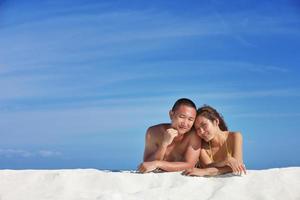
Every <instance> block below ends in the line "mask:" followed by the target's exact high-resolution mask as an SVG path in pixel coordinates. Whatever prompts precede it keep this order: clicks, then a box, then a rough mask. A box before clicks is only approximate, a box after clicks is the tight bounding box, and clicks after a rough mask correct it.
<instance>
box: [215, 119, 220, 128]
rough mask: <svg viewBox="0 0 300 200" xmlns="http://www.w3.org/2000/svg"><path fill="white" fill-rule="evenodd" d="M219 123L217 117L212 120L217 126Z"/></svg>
mask: <svg viewBox="0 0 300 200" xmlns="http://www.w3.org/2000/svg"><path fill="white" fill-rule="evenodd" d="M219 123H220V121H219V119H215V120H214V124H215V125H216V126H218V127H219Z"/></svg>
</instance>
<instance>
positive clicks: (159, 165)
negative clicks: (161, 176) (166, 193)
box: [154, 160, 161, 168]
mask: <svg viewBox="0 0 300 200" xmlns="http://www.w3.org/2000/svg"><path fill="white" fill-rule="evenodd" d="M154 162H155V163H154V164H155V167H156V168H161V161H160V160H155V161H154Z"/></svg>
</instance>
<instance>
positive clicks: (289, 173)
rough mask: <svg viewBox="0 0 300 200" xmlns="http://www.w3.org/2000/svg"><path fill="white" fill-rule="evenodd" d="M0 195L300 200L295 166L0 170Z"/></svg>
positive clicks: (7, 199)
mask: <svg viewBox="0 0 300 200" xmlns="http://www.w3.org/2000/svg"><path fill="white" fill-rule="evenodd" d="M0 199H1V200H48V199H53V200H54V199H55V200H96V199H97V200H104V199H105V200H119V199H136V200H141V199H149V200H150V199H151V200H153V199H154V200H159V199H163V200H165V199H180V200H183V199H197V200H198V199H201V200H204V199H231V200H232V199H239V200H240V199H270V200H271V199H272V200H273V199H280V200H282V199H295V200H296V199H298V200H299V199H300V167H290V168H276V169H268V170H249V171H248V174H247V175H244V176H233V175H223V176H219V177H210V178H205V177H186V176H182V175H181V174H180V173H179V172H172V173H148V174H138V173H134V172H110V171H99V170H94V169H74V170H0Z"/></svg>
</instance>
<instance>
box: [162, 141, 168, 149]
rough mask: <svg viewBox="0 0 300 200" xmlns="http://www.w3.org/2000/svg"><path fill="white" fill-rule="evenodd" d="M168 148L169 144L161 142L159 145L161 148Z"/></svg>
mask: <svg viewBox="0 0 300 200" xmlns="http://www.w3.org/2000/svg"><path fill="white" fill-rule="evenodd" d="M168 146H169V143H168V142H162V143H161V147H162V148H167V147H168Z"/></svg>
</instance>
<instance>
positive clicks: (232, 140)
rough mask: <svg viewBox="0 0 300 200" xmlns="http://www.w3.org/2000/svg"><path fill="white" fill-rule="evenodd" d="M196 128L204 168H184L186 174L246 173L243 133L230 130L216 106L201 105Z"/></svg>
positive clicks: (201, 164) (201, 163) (201, 162)
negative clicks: (200, 144) (200, 143)
mask: <svg viewBox="0 0 300 200" xmlns="http://www.w3.org/2000/svg"><path fill="white" fill-rule="evenodd" d="M194 127H195V130H196V133H197V134H198V135H199V136H200V137H201V138H202V149H201V154H200V167H201V168H193V169H188V170H185V171H184V172H183V174H184V175H188V176H215V175H219V174H225V173H229V172H233V173H234V174H238V175H241V174H242V173H245V174H246V168H245V165H244V164H243V152H242V135H241V133H239V132H231V131H228V129H227V126H226V123H225V121H224V120H223V117H222V116H221V115H220V114H219V113H218V112H217V111H216V110H215V109H214V108H212V107H210V106H207V105H204V106H203V107H201V108H199V109H198V110H197V117H196V120H195V123H194Z"/></svg>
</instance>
